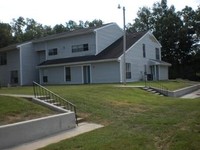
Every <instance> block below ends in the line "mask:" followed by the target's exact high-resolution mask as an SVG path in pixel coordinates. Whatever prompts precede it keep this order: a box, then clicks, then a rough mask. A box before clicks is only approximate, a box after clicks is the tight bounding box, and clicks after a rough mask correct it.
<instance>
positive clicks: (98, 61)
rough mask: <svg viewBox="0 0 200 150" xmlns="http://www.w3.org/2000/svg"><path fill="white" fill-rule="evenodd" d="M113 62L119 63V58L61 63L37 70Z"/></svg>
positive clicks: (44, 66) (42, 66)
mask: <svg viewBox="0 0 200 150" xmlns="http://www.w3.org/2000/svg"><path fill="white" fill-rule="evenodd" d="M111 61H119V59H118V58H112V59H102V60H92V61H81V62H71V63H70V62H69V63H60V64H51V65H41V66H37V68H39V69H40V68H47V67H58V66H70V65H82V64H88V63H101V62H111Z"/></svg>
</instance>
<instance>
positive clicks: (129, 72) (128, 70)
mask: <svg viewBox="0 0 200 150" xmlns="http://www.w3.org/2000/svg"><path fill="white" fill-rule="evenodd" d="M126 79H131V63H126Z"/></svg>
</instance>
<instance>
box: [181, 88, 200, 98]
mask: <svg viewBox="0 0 200 150" xmlns="http://www.w3.org/2000/svg"><path fill="white" fill-rule="evenodd" d="M198 97H200V89H198V90H196V91H194V92H192V93H189V94H186V95H184V96H182V97H181V98H189V99H193V98H198Z"/></svg>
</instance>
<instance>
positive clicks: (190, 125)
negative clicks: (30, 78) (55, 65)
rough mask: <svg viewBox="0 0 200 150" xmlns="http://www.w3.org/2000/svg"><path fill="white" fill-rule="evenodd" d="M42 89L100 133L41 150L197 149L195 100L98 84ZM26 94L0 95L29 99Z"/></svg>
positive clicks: (199, 123) (199, 125)
mask: <svg viewBox="0 0 200 150" xmlns="http://www.w3.org/2000/svg"><path fill="white" fill-rule="evenodd" d="M175 84H177V83H175ZM47 88H49V89H50V90H52V91H54V92H56V93H58V94H59V95H61V96H62V97H65V98H66V99H68V100H69V101H71V102H73V103H74V104H76V105H77V110H78V114H79V116H81V117H84V118H85V119H86V120H87V121H89V122H96V123H100V124H103V125H105V127H104V128H101V129H98V130H95V131H93V132H89V133H86V134H82V135H79V136H77V137H74V138H71V139H68V140H64V141H61V142H59V143H56V144H52V145H49V146H47V147H45V148H42V150H60V149H63V150H65V149H67V150H68V149H69V150H82V149H83V150H84V149H85V150H93V149H95V150H98V149H101V150H102V149H103V150H110V149H123V150H124V149H125V150H126V149H127V150H129V149H131V150H132V149H139V150H140V149H142V150H143V149H151V150H153V149H158V150H161V149H162V150H168V149H172V150H173V149H175V150H176V149H178V150H179V149H185V150H187V149H188V150H189V149H194V150H196V149H200V144H199V143H200V119H199V118H200V98H197V99H179V98H169V97H160V96H155V95H152V94H150V93H148V92H146V91H143V90H141V89H138V88H119V87H116V86H113V85H104V84H102V85H73V86H48V87H47ZM31 90H32V89H31V88H30V87H25V88H12V89H11V90H9V89H2V90H0V92H3V91H7V93H9V91H10V93H13V94H15V92H18V93H19V92H23V93H19V94H24V93H26V94H30V93H31Z"/></svg>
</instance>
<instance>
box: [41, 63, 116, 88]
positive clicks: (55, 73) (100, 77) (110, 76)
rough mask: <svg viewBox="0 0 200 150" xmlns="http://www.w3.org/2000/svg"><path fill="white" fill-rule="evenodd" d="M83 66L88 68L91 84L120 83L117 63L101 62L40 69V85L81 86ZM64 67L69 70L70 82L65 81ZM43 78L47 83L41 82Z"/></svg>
mask: <svg viewBox="0 0 200 150" xmlns="http://www.w3.org/2000/svg"><path fill="white" fill-rule="evenodd" d="M83 66H90V81H91V83H114V82H120V72H119V71H120V67H119V62H103V63H93V64H82V65H78V66H77V65H76V66H73V65H72V66H59V67H48V68H41V69H40V83H41V84H83V83H84V81H83V80H84V77H83ZM65 67H70V69H71V81H66V79H65ZM43 76H48V82H47V83H44V82H43Z"/></svg>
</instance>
